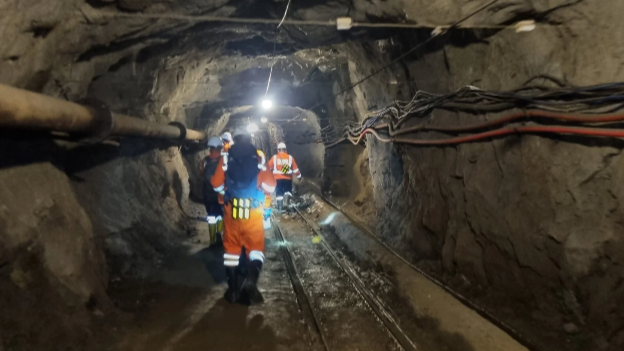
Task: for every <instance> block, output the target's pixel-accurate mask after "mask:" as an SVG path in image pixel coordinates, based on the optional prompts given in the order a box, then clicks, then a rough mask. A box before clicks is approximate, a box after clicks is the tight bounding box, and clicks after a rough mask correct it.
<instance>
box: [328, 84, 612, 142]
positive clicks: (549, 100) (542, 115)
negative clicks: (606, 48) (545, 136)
mask: <svg viewBox="0 0 624 351" xmlns="http://www.w3.org/2000/svg"><path fill="white" fill-rule="evenodd" d="M536 78H537V77H536ZM539 78H545V79H549V80H550V81H552V82H554V83H555V84H557V85H559V86H560V87H559V88H555V89H553V88H549V87H545V86H525V87H522V88H520V89H516V90H512V91H506V92H492V91H485V90H481V89H479V88H477V87H474V86H466V87H463V88H461V89H459V90H457V91H455V92H452V93H450V94H433V93H429V92H426V91H417V92H416V94H415V95H414V96H413V98H412V99H411V100H410V101H395V102H394V103H392V104H390V105H389V106H386V107H385V108H383V109H381V110H378V111H374V112H372V113H371V114H369V116H367V117H366V118H365V119H364V120H363V121H362V122H361V123H357V122H353V121H350V122H347V123H345V124H343V125H341V126H339V127H338V128H333V129H330V130H329V132H323V134H322V140H323V142H325V143H326V146H327V147H331V146H334V145H336V144H338V143H340V142H342V141H344V140H349V141H350V142H351V143H353V144H355V145H357V144H358V143H360V141H361V140H362V138H363V136H364V135H366V134H372V135H374V136H375V137H377V138H378V139H379V140H381V141H384V142H400V143H408V144H417V145H445V144H457V143H462V142H469V141H475V140H481V139H485V138H490V137H493V136H501V135H508V134H515V133H555V134H576V135H585V136H598V137H616V138H620V137H622V136H624V130H619V129H604V128H603V129H596V128H593V127H595V124H596V123H600V124H607V123H613V122H622V121H624V113H610V112H614V111H618V110H620V109H622V108H624V82H619V83H608V84H600V85H594V86H587V87H563V84H562V83H561V82H559V81H558V80H556V79H554V78H551V77H547V76H540V77H539ZM532 80H533V79H532ZM529 82H530V81H529ZM529 82H527V83H525V85H526V84H528V83H529ZM435 109H444V110H450V111H456V112H466V113H471V114H484V113H498V112H502V111H508V110H516V111H515V112H513V113H511V114H509V115H506V116H503V117H500V118H497V119H494V120H490V121H486V122H480V123H474V124H461V125H448V124H439V123H433V122H434V121H433V114H432V112H433V110H435ZM413 119H417V120H419V121H420V123H419V124H418V125H416V126H412V127H403V125H404V124H405V123H406V122H407V121H409V120H413ZM526 120H530V121H535V120H539V121H544V120H547V121H548V125H546V126H543V125H539V124H531V125H517V124H515V125H512V126H505V125H507V124H510V123H519V122H522V121H526ZM570 124H574V125H576V127H570V126H569V125H570ZM579 124H581V125H587V124H589V125H591V126H590V127H588V126H585V127H579V126H578V125H579ZM590 129H591V130H590ZM379 130H386V133H385V134H387V135H388V137H383V136H382V135H380V134H379V133H378V132H377V131H379ZM425 131H435V132H440V133H446V134H463V133H469V134H471V135H469V136H461V137H457V138H451V139H437V140H436V139H433V140H432V139H409V138H397V137H396V136H397V135H401V134H408V133H418V132H425ZM477 132H481V133H477ZM338 134H339V136H338V137H337V135H338Z"/></svg>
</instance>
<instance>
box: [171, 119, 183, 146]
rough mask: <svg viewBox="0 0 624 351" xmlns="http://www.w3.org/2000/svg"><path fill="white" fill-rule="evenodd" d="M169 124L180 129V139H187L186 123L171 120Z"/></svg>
mask: <svg viewBox="0 0 624 351" xmlns="http://www.w3.org/2000/svg"><path fill="white" fill-rule="evenodd" d="M169 125H170V126H174V127H177V128H178V129H180V137H179V138H178V140H180V141H184V140H186V126H185V125H184V124H182V123H180V122H170V123H169Z"/></svg>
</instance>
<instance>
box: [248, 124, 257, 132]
mask: <svg viewBox="0 0 624 351" xmlns="http://www.w3.org/2000/svg"><path fill="white" fill-rule="evenodd" d="M257 131H258V125H257V124H255V123H249V124H248V125H247V132H249V133H250V134H253V133H255V132H257Z"/></svg>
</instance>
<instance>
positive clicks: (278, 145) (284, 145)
mask: <svg viewBox="0 0 624 351" xmlns="http://www.w3.org/2000/svg"><path fill="white" fill-rule="evenodd" d="M285 148H286V144H284V143H279V144H277V149H278V150H281V149H285Z"/></svg>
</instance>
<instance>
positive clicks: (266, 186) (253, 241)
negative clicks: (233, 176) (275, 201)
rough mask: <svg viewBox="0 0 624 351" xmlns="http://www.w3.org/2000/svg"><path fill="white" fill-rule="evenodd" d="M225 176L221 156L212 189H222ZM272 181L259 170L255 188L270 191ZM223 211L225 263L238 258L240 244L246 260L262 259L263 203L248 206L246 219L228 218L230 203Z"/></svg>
mask: <svg viewBox="0 0 624 351" xmlns="http://www.w3.org/2000/svg"><path fill="white" fill-rule="evenodd" d="M225 176H226V173H225V171H224V170H223V159H221V161H219V165H218V166H217V170H216V171H215V174H214V175H213V176H212V186H213V187H214V189H215V191H218V192H220V191H223V190H226V189H225ZM275 184H276V183H275V178H273V174H271V172H270V171H268V170H260V173H258V189H261V190H262V191H264V192H269V193H271V192H273V190H274V189H275ZM224 210H225V211H224V215H223V217H224V219H223V221H224V223H223V224H224V227H225V228H224V233H223V247H224V249H225V255H224V258H225V264H226V266H236V265H238V257H239V256H240V254H241V250H242V247H243V246H244V247H245V249H246V252H247V255H248V256H249V259H250V260H254V259H260V260H262V261H264V226H263V223H262V221H263V219H264V218H263V213H264V208H263V206H259V207H257V208H254V209H252V210H251V211H250V213H249V219H246V220H241V219H234V218H232V204H231V203H226V204H225V209H224Z"/></svg>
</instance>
